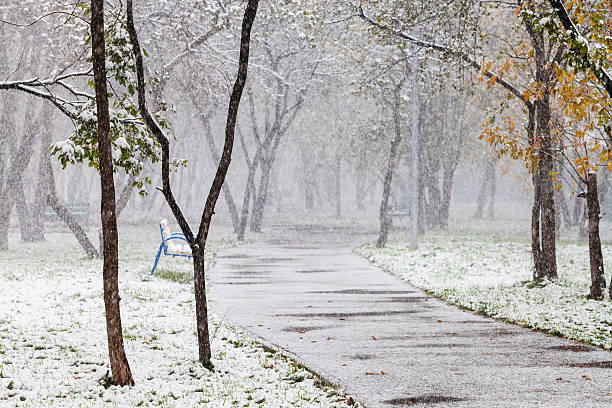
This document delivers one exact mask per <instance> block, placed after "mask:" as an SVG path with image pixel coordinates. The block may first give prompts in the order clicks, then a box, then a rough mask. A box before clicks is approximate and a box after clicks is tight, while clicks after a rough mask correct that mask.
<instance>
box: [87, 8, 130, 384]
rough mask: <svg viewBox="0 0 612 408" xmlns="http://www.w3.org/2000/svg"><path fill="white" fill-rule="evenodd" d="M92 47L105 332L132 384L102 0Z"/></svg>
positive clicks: (94, 16)
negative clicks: (122, 290)
mask: <svg viewBox="0 0 612 408" xmlns="http://www.w3.org/2000/svg"><path fill="white" fill-rule="evenodd" d="M91 37H92V41H91V48H92V62H93V72H94V84H95V91H96V109H97V117H98V151H99V152H100V183H101V189H102V199H101V220H102V231H103V236H104V269H103V282H104V307H105V311H106V332H107V339H108V354H109V357H110V365H111V371H112V375H113V382H114V383H115V384H116V385H120V386H125V385H130V386H131V385H134V379H133V377H132V371H131V370H130V365H129V363H128V359H127V356H126V354H125V348H124V346H123V331H122V328H121V311H120V307H119V301H120V297H119V242H118V234H117V218H116V213H115V211H116V208H115V182H114V179H113V155H112V147H111V139H110V116H109V108H108V91H107V84H106V62H105V58H106V50H105V41H104V0H91Z"/></svg>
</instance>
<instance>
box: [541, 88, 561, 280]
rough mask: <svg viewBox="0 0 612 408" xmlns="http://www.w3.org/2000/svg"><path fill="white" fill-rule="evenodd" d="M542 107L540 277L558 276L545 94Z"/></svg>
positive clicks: (548, 117) (551, 159) (553, 194)
mask: <svg viewBox="0 0 612 408" xmlns="http://www.w3.org/2000/svg"><path fill="white" fill-rule="evenodd" d="M538 103H542V105H543V106H542V107H541V108H538V122H539V123H538V128H539V130H538V131H539V132H540V133H541V136H540V138H541V140H542V148H541V149H540V150H541V153H540V159H539V168H540V189H541V190H540V191H541V193H540V194H541V208H542V209H541V214H540V216H541V234H542V236H541V241H542V268H543V269H542V271H541V274H540V277H542V278H548V279H556V278H557V261H556V234H555V233H556V228H555V193H554V191H555V190H554V186H553V180H552V176H551V175H550V174H551V172H552V170H553V154H554V152H553V151H552V149H551V135H550V128H549V127H548V126H549V123H550V110H549V109H550V108H549V105H548V96H547V95H544V97H543V98H542V101H539V102H538Z"/></svg>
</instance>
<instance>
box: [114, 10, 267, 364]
mask: <svg viewBox="0 0 612 408" xmlns="http://www.w3.org/2000/svg"><path fill="white" fill-rule="evenodd" d="M258 5H259V1H258V0H249V1H248V4H247V7H246V10H245V12H244V17H243V20H242V32H241V37H240V56H239V61H238V74H237V75H236V81H235V83H234V86H233V88H232V93H231V95H230V101H229V106H228V112H227V121H226V124H225V143H224V145H223V153H222V154H221V159H220V161H219V165H218V167H217V172H216V173H215V178H214V179H213V183H212V186H211V187H210V191H209V193H208V197H207V199H206V204H205V206H204V211H203V213H202V218H201V221H200V225H199V228H198V234H197V236H195V237H194V234H193V231H192V230H191V227H190V226H189V223H188V222H187V220H186V218H185V216H184V215H183V212H182V210H181V209H180V207H179V206H178V204H177V202H176V199H175V198H174V195H173V193H172V189H171V185H170V177H169V172H170V157H169V156H170V149H169V140H168V138H167V136H166V135H165V134H164V133H163V131H162V130H161V128H160V127H159V126H158V124H157V123H156V122H155V120H154V119H153V117H152V116H151V113H150V112H149V110H148V109H147V104H146V93H145V81H144V67H143V65H144V64H143V58H142V51H141V49H140V44H139V42H138V34H137V32H136V28H135V26H134V16H133V10H132V0H128V1H127V29H128V33H129V35H130V41H131V43H132V48H133V53H134V57H135V62H136V76H137V80H138V108H139V110H140V113H141V115H142V116H143V119H144V121H145V123H146V125H147V127H148V128H149V130H150V131H151V133H152V134H153V135H154V136H155V137H156V139H157V140H158V141H159V143H160V144H161V148H162V181H163V190H162V192H163V193H164V197H165V198H166V201H167V203H168V206H169V207H170V209H171V210H172V213H173V215H174V217H175V218H176V221H177V222H178V224H179V226H180V227H181V230H182V231H183V234H184V235H185V239H186V240H187V242H189V245H190V247H191V252H192V254H193V261H194V290H195V300H196V306H195V307H196V327H197V334H198V353H199V359H200V362H201V363H202V365H204V366H210V364H211V363H210V358H211V348H210V337H209V334H208V306H207V303H206V281H205V265H204V250H205V248H206V241H207V239H208V233H209V230H210V223H211V221H212V216H213V214H214V210H215V205H216V203H217V199H218V198H219V194H220V193H221V189H222V186H223V183H224V182H225V177H226V176H227V170H228V168H229V164H230V161H231V158H232V151H233V147H234V134H235V131H236V118H237V116H238V108H239V106H240V100H241V98H242V92H243V90H244V85H245V82H246V78H247V71H248V66H249V50H250V42H251V29H252V27H253V22H254V20H255V16H256V14H257V7H258ZM113 204H114V201H113ZM105 241H106V239H105Z"/></svg>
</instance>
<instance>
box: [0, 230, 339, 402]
mask: <svg viewBox="0 0 612 408" xmlns="http://www.w3.org/2000/svg"><path fill="white" fill-rule="evenodd" d="M157 228H158V227H157V225H151V227H150V228H148V227H147V228H145V227H128V226H125V227H122V228H120V239H121V243H120V245H121V257H120V290H121V297H122V301H121V306H122V319H123V332H124V339H125V344H126V352H127V355H128V359H129V361H130V365H131V369H132V373H133V374H134V379H135V381H136V386H135V387H133V388H127V387H125V388H120V387H115V386H110V387H108V384H105V382H106V380H107V379H108V377H107V376H108V371H109V366H108V356H107V348H106V330H105V321H104V304H103V299H102V279H101V261H99V260H89V259H86V258H84V257H83V256H82V251H81V250H80V248H79V247H78V245H77V244H76V243H75V242H74V239H73V238H72V236H71V235H70V234H69V233H59V232H54V233H50V234H48V236H47V239H48V240H47V242H45V243H42V244H23V243H20V242H19V240H18V238H17V237H16V236H12V237H11V238H12V239H11V242H10V245H11V250H10V251H9V252H4V253H0V285H1V286H0V287H1V288H2V289H1V293H2V296H1V297H0V406H2V407H4V406H23V407H42V406H44V407H47V406H62V407H94V406H100V407H140V406H160V407H345V406H347V400H346V398H345V397H344V396H343V395H342V393H341V391H340V390H339V389H337V388H335V387H333V386H329V385H323V384H322V381H321V379H319V378H317V377H316V376H314V375H313V374H311V373H310V372H308V371H307V370H305V369H303V368H302V367H300V366H299V365H298V364H296V363H295V362H293V361H291V360H288V359H286V358H284V357H282V356H280V355H279V354H277V353H274V352H269V351H266V350H264V348H263V347H262V346H261V345H259V344H258V343H256V342H255V341H254V340H253V338H252V337H251V336H250V335H248V334H247V333H244V332H241V331H239V330H236V329H234V328H233V327H231V326H229V325H227V324H226V323H223V322H222V321H221V320H220V319H219V318H217V317H215V316H214V315H213V316H212V317H211V322H210V331H211V336H212V337H213V340H212V347H213V353H214V356H213V364H214V366H215V369H214V371H209V370H207V369H205V368H203V367H202V366H201V365H200V364H199V362H198V361H197V338H196V334H195V317H194V297H193V289H192V286H191V284H190V281H191V275H190V274H191V271H192V264H191V261H190V260H189V259H176V258H170V257H162V259H161V260H160V270H159V275H160V276H163V277H164V278H166V279H164V278H161V277H159V276H156V277H152V278H151V277H150V276H149V272H150V268H151V266H152V263H153V258H154V256H155V252H156V249H157V246H158V245H159V242H158V239H159V238H158V237H159V232H158V229H157ZM229 244H230V241H228V240H216V241H215V240H213V241H212V242H211V243H210V250H209V252H208V263H207V264H208V265H211V264H212V262H211V261H212V258H213V255H214V251H215V250H216V249H218V248H220V247H223V246H226V245H229ZM156 273H157V272H156Z"/></svg>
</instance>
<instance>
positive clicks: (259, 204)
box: [251, 159, 272, 232]
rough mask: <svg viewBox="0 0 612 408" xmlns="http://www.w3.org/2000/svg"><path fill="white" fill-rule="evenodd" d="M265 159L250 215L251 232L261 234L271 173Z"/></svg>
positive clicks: (268, 163) (270, 167)
mask: <svg viewBox="0 0 612 408" xmlns="http://www.w3.org/2000/svg"><path fill="white" fill-rule="evenodd" d="M268 160H269V159H266V160H264V161H263V162H262V166H261V178H260V179H259V188H258V189H257V197H256V199H255V204H254V205H253V214H252V215H251V231H252V232H261V224H262V221H263V214H264V210H265V207H266V201H267V200H268V183H269V182H270V173H271V171H272V163H270V162H269V161H268Z"/></svg>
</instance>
